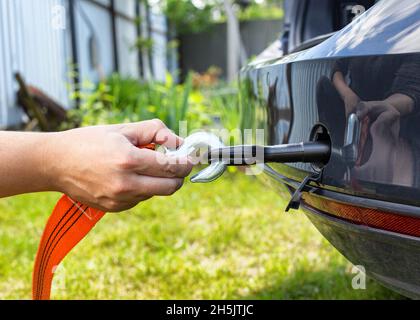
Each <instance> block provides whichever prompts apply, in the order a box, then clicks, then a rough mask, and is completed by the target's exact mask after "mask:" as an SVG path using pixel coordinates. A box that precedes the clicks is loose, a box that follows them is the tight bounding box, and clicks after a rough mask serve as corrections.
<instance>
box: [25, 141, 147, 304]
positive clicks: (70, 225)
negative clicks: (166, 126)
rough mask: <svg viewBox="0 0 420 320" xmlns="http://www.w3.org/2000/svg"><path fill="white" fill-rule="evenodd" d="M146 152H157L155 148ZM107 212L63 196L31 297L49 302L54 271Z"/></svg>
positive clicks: (41, 248)
mask: <svg viewBox="0 0 420 320" xmlns="http://www.w3.org/2000/svg"><path fill="white" fill-rule="evenodd" d="M143 148H147V149H151V150H154V149H155V146H154V145H148V146H146V147H143ZM104 215H105V212H102V211H100V210H96V209H93V208H90V207H88V206H86V205H83V204H81V203H79V202H77V201H74V200H73V199H71V198H70V197H68V196H66V195H63V196H62V197H61V199H60V200H59V201H58V202H57V204H56V206H55V208H54V210H53V213H52V214H51V216H50V218H49V219H48V222H47V225H46V226H45V229H44V233H43V235H42V238H41V242H40V244H39V247H38V252H37V254H36V258H35V266H34V271H33V275H32V298H33V299H34V300H49V299H50V294H51V286H52V280H53V277H54V271H55V270H56V269H57V267H58V265H59V264H60V262H61V261H62V260H63V259H64V258H65V257H66V256H67V254H68V253H69V252H70V251H71V250H72V249H73V248H74V247H75V246H76V245H77V244H78V243H79V242H80V241H81V240H83V238H85V237H86V235H87V234H88V233H89V232H90V231H91V230H92V229H93V228H94V227H95V225H96V224H97V223H98V222H99V220H101V219H102V218H103V217H104Z"/></svg>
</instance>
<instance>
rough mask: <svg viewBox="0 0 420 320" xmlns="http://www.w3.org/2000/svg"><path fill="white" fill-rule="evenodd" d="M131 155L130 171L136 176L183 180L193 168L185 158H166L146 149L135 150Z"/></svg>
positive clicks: (161, 154)
mask: <svg viewBox="0 0 420 320" xmlns="http://www.w3.org/2000/svg"><path fill="white" fill-rule="evenodd" d="M133 154H134V159H133V160H134V162H133V167H132V169H133V170H134V171H135V172H136V173H137V174H142V175H147V176H152V177H162V178H185V177H187V176H188V175H189V174H190V173H191V170H192V168H193V164H192V163H191V161H190V160H189V159H188V158H186V157H185V158H175V157H168V156H166V155H164V154H163V153H160V152H155V151H152V150H148V149H136V150H135V151H133Z"/></svg>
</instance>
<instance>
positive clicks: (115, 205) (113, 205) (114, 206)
mask: <svg viewBox="0 0 420 320" xmlns="http://www.w3.org/2000/svg"><path fill="white" fill-rule="evenodd" d="M106 208H107V209H108V210H107V211H109V212H118V211H121V210H122V208H121V204H120V203H119V202H118V201H116V200H109V201H108V203H107V204H106Z"/></svg>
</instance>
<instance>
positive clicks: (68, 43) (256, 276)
mask: <svg viewBox="0 0 420 320" xmlns="http://www.w3.org/2000/svg"><path fill="white" fill-rule="evenodd" d="M288 2H290V1H286V3H283V1H282V0H237V1H228V0H194V1H187V0H149V1H145V0H144V1H138V0H118V1H116V0H34V1H27V0H0V128H1V129H3V130H27V131H56V130H65V129H70V128H75V127H79V126H87V125H97V124H110V123H122V122H134V121H141V120H147V119H152V118H160V119H162V120H163V121H164V122H165V123H166V124H167V125H168V126H169V127H170V128H171V129H173V130H175V131H176V132H177V131H178V129H179V121H188V129H190V130H192V129H203V128H207V129H208V128H215V127H217V128H226V129H229V130H232V129H236V128H239V124H240V118H241V112H242V109H241V101H240V96H239V95H238V91H239V88H238V85H237V83H236V81H235V80H236V78H237V75H238V72H239V70H240V68H241V67H243V66H245V65H247V64H248V63H249V62H251V61H252V60H253V59H255V58H256V57H257V56H258V55H260V54H261V53H262V56H263V55H264V53H263V52H264V50H265V49H266V48H268V50H276V51H278V52H279V54H280V55H281V54H282V53H286V52H287V49H288V48H287V47H286V46H287V43H285V41H281V39H283V40H284V39H285V36H284V35H285V34H287V32H288V23H289V22H288V21H285V10H286V11H287V3H288ZM315 2H317V3H321V2H322V3H323V4H324V5H328V2H327V1H312V4H314V3H315ZM319 7H320V6H318V5H317V6H315V7H314V8H319ZM314 10H315V9H313V10H312V11H311V12H312V13H314V16H315V17H318V18H319V16H318V13H317V11H316V10H315V11H314ZM286 20H287V19H286ZM272 190H273V189H271V188H270V189H267V188H266V187H265V186H264V185H263V184H261V183H260V182H259V181H257V180H256V178H254V177H249V176H245V175H244V174H243V173H242V172H240V170H239V171H238V170H233V169H232V170H231V171H230V172H229V174H226V175H225V176H224V177H223V178H222V179H220V180H219V181H217V182H215V183H213V184H208V185H191V184H189V183H186V186H185V188H184V189H182V190H181V191H180V192H179V193H178V194H177V195H175V196H173V197H171V198H168V199H163V198H156V199H153V200H151V201H148V202H147V203H143V204H140V205H139V206H138V207H137V208H134V209H133V210H130V212H128V213H122V214H118V215H114V214H113V215H108V216H106V217H105V219H104V220H103V221H102V222H101V223H100V224H99V225H98V227H97V228H96V229H95V230H94V231H93V232H92V233H91V234H90V235H89V236H88V237H87V239H86V240H84V241H83V243H81V244H80V245H79V246H78V247H77V248H76V249H75V250H74V252H73V253H72V254H71V255H70V256H69V257H68V258H66V259H65V261H64V262H63V266H62V267H60V269H59V270H58V272H57V274H56V278H55V281H54V290H53V298H60V299H96V298H98V299H169V298H172V299H241V298H243V299H249V298H255V299H309V298H314V299H328V298H337V299H346V298H352V299H353V298H354V299H364V298H371V299H377V298H400V296H398V295H397V294H395V293H392V292H390V291H388V290H387V289H384V288H382V287H381V286H380V285H378V284H376V283H374V282H373V281H368V283H367V289H366V290H353V289H352V286H351V280H352V277H353V276H354V275H353V274H352V266H351V264H350V263H348V262H347V260H345V259H344V258H343V257H342V256H341V255H340V254H338V253H337V252H336V251H335V249H334V248H333V247H332V246H331V245H329V243H327V241H326V240H324V239H323V238H322V237H321V235H320V234H319V233H318V232H317V231H316V230H315V228H314V227H313V226H312V225H311V224H310V223H309V221H308V220H307V219H306V218H305V217H304V216H303V214H301V213H294V214H286V213H284V208H285V206H286V202H285V201H282V200H281V199H280V197H279V196H278V195H277V194H276V193H275V191H272ZM58 198H59V195H58V194H51V193H45V194H36V195H24V196H19V197H14V198H9V199H2V200H0V245H1V248H2V249H1V251H0V298H1V299H29V298H30V296H31V275H32V274H31V272H32V267H33V260H34V257H35V253H36V249H37V246H38V241H39V239H40V237H41V234H42V231H43V226H44V224H45V222H46V219H47V217H48V216H49V214H50V213H51V211H52V209H53V206H54V204H55V202H56V201H57V199H58Z"/></svg>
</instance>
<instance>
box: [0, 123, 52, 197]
mask: <svg viewBox="0 0 420 320" xmlns="http://www.w3.org/2000/svg"><path fill="white" fill-rule="evenodd" d="M56 135H57V134H55V133H24V132H4V131H0V181H1V183H0V197H8V196H13V195H18V194H23V193H31V192H40V191H53V190H54V189H55V188H54V183H53V179H52V177H53V173H52V172H51V168H50V164H51V161H52V159H51V156H52V155H51V154H50V153H51V152H50V147H51V145H52V141H53V140H55V139H56Z"/></svg>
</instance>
